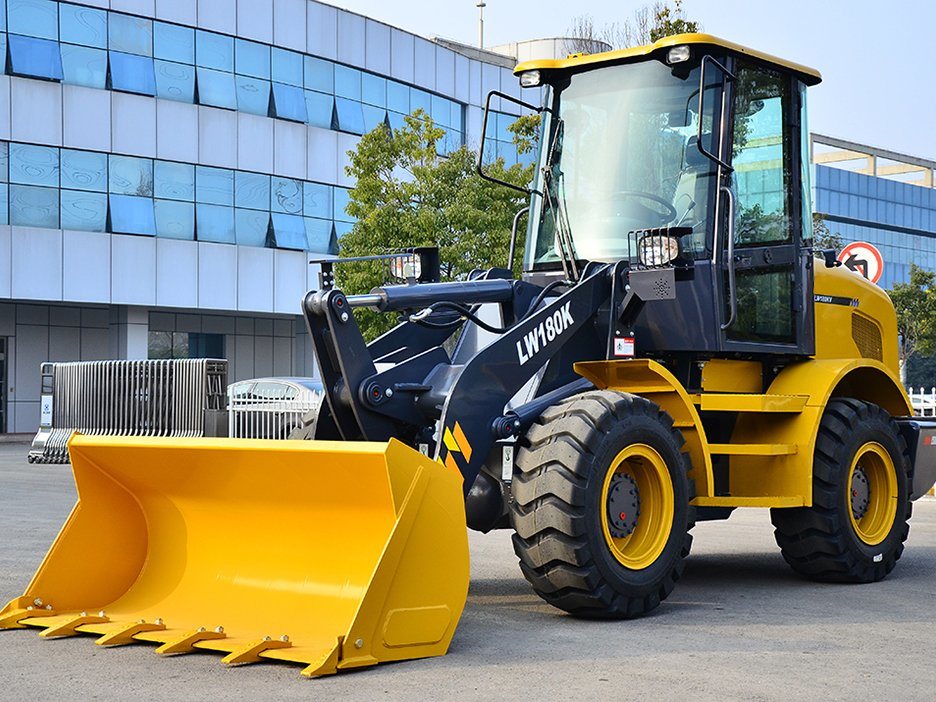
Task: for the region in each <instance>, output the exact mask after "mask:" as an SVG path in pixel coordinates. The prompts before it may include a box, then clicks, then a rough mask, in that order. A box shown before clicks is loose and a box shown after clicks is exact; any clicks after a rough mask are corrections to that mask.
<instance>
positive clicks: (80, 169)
mask: <svg viewBox="0 0 936 702" xmlns="http://www.w3.org/2000/svg"><path fill="white" fill-rule="evenodd" d="M62 187H63V188H71V189H73V190H94V191H96V192H99V193H106V192H107V154H102V153H98V152H96V151H73V150H72V149H62Z"/></svg>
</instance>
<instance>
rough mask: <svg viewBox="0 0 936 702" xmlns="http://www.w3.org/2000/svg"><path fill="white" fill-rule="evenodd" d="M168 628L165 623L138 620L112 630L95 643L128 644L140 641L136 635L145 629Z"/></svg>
mask: <svg viewBox="0 0 936 702" xmlns="http://www.w3.org/2000/svg"><path fill="white" fill-rule="evenodd" d="M165 628H166V625H165V624H155V623H152V622H143V621H140V622H136V623H134V624H127V625H126V626H124V627H123V628H121V629H118V630H117V631H112V632H110V633H108V634H104V636H102V637H101V638H99V639H98V640H97V641H95V642H94V643H95V644H97V645H98V646H125V645H127V644H132V643H139V642H138V641H137V640H136V639H135V638H133V637H134V636H136V635H137V634H140V633H142V632H144V631H163V630H164V629H165Z"/></svg>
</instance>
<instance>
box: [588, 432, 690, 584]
mask: <svg viewBox="0 0 936 702" xmlns="http://www.w3.org/2000/svg"><path fill="white" fill-rule="evenodd" d="M620 484H626V485H627V486H631V487H634V488H635V490H636V493H637V495H638V496H639V509H638V511H637V512H636V518H635V517H634V516H633V515H624V514H623V513H621V514H622V515H623V519H624V520H625V521H626V522H627V524H628V529H626V530H629V532H630V533H628V534H627V535H626V536H616V535H615V533H614V532H617V533H621V530H620V528H615V529H612V527H613V526H614V525H615V523H617V524H618V525H619V524H620V521H619V520H616V519H615V516H614V515H611V514H610V510H612V509H613V508H614V506H615V503H614V500H613V499H611V494H612V490H613V489H614V488H612V485H614V486H615V488H617V487H618V486H619V485H620ZM674 505H675V498H674V496H673V482H672V480H671V479H670V474H669V470H668V469H667V467H666V461H664V460H663V457H662V456H660V454H659V453H658V452H657V450H656V449H654V448H652V447H650V446H647V445H646V444H631V445H630V446H628V447H627V448H625V449H624V450H623V451H621V452H620V453H619V454H618V455H617V456H615V457H614V460H613V461H612V462H611V466H610V468H609V469H608V473H607V475H606V476H605V479H604V485H603V486H602V490H601V502H600V506H601V527H602V532H603V533H604V537H605V541H606V542H607V544H608V547H609V548H610V549H611V553H612V554H613V555H614V557H615V558H616V559H617V560H618V562H619V563H620V564H621V565H623V566H625V567H626V568H629V569H631V570H641V569H643V568H647V567H649V566H651V565H653V563H654V562H655V561H656V560H657V558H659V557H660V554H661V553H663V549H664V548H665V547H666V542H667V540H668V539H669V535H670V531H671V530H672V528H673V515H674V512H675V506H674Z"/></svg>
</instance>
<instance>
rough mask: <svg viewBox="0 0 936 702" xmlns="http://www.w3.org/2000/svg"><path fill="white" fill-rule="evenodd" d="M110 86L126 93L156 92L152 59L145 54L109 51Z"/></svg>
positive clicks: (142, 93)
mask: <svg viewBox="0 0 936 702" xmlns="http://www.w3.org/2000/svg"><path fill="white" fill-rule="evenodd" d="M110 77H111V87H112V88H113V89H114V90H122V91H124V92H126V93H139V94H140V95H155V94H156V77H155V74H154V72H153V59H151V58H147V57H145V56H134V55H132V54H121V53H118V52H116V51H111V52H110Z"/></svg>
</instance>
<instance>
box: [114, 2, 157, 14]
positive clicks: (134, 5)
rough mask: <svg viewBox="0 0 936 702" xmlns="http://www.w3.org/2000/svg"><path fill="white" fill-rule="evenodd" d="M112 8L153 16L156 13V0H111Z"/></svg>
mask: <svg viewBox="0 0 936 702" xmlns="http://www.w3.org/2000/svg"><path fill="white" fill-rule="evenodd" d="M110 6H111V9H112V10H117V11H118V12H129V13H130V14H131V15H142V16H143V17H152V16H153V15H155V14H156V2H155V0H110Z"/></svg>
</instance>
